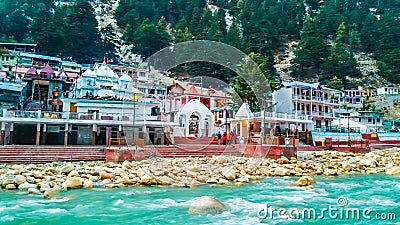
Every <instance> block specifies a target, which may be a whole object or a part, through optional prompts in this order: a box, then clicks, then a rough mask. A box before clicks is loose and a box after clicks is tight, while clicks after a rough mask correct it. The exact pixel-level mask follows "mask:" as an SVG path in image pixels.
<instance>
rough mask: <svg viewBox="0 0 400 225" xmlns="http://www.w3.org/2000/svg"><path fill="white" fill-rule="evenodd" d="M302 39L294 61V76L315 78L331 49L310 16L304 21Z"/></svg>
mask: <svg viewBox="0 0 400 225" xmlns="http://www.w3.org/2000/svg"><path fill="white" fill-rule="evenodd" d="M300 38H301V40H300V43H299V44H298V46H297V47H296V49H295V52H294V54H295V58H294V59H293V61H292V71H293V72H292V76H293V77H298V78H300V77H311V76H315V75H316V74H318V73H319V70H320V66H321V64H322V63H323V59H324V58H326V57H328V56H329V49H328V46H327V44H326V43H325V42H324V40H323V39H322V37H321V36H320V34H319V33H318V30H317V27H316V25H315V23H314V21H313V19H312V18H311V16H309V15H308V16H307V17H306V19H305V21H304V24H303V29H302V31H301V34H300Z"/></svg>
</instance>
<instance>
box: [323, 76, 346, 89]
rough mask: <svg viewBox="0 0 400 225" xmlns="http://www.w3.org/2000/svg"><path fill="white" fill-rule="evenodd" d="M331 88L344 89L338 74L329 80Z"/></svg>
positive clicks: (328, 84)
mask: <svg viewBox="0 0 400 225" xmlns="http://www.w3.org/2000/svg"><path fill="white" fill-rule="evenodd" d="M326 86H328V87H329V88H332V89H336V90H342V87H343V83H342V80H341V79H340V78H338V77H337V76H334V77H332V79H330V80H329V82H328V83H327V84H326Z"/></svg>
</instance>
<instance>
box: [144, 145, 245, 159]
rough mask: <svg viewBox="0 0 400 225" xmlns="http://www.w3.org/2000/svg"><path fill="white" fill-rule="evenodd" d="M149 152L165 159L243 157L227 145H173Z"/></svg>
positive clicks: (235, 149) (156, 148) (155, 148)
mask: <svg viewBox="0 0 400 225" xmlns="http://www.w3.org/2000/svg"><path fill="white" fill-rule="evenodd" d="M148 152H152V153H153V154H156V155H158V156H163V157H189V156H192V157H204V156H218V155H232V156H241V153H240V152H239V150H238V149H237V148H234V147H233V146H229V147H228V146H225V145H207V146H193V145H192V146H190V145H173V146H163V147H154V148H152V149H151V150H150V149H149V150H148Z"/></svg>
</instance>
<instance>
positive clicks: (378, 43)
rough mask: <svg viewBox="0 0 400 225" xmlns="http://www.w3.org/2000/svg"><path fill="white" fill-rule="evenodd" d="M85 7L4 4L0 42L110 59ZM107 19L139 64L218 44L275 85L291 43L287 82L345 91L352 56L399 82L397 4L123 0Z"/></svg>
mask: <svg viewBox="0 0 400 225" xmlns="http://www.w3.org/2000/svg"><path fill="white" fill-rule="evenodd" d="M90 2H93V1H84V0H76V3H75V5H72V6H61V5H59V6H55V5H54V4H53V1H52V0H37V1H34V0H30V1H29V0H25V1H22V0H1V1H0V11H1V12H2V14H0V33H1V41H3V42H4V41H18V42H21V41H22V42H35V43H38V44H39V45H40V47H41V50H42V52H43V53H46V54H51V55H58V56H61V57H72V58H73V59H77V60H80V59H84V58H92V57H100V58H102V57H103V56H105V55H106V54H108V55H109V56H111V55H112V46H111V45H110V44H109V43H107V42H105V41H103V40H102V39H100V35H99V32H106V31H104V30H100V31H99V32H97V28H96V21H95V19H94V10H93V8H92V7H91V5H90ZM102 2H107V1H102ZM112 13H113V14H114V15H115V18H116V20H117V24H118V26H119V28H120V29H122V31H123V32H124V35H123V39H124V42H125V43H126V44H132V45H133V46H134V48H133V51H135V52H136V53H138V54H141V55H142V56H143V57H147V56H149V55H151V54H153V53H154V52H156V51H158V50H160V49H162V48H163V47H166V46H169V45H171V44H173V43H178V42H183V41H190V40H203V39H206V40H214V41H221V42H224V43H227V44H230V45H232V46H235V47H237V48H239V49H241V50H242V51H244V52H245V53H247V54H250V53H251V52H253V53H255V54H257V58H258V59H259V60H261V61H262V62H263V65H262V69H263V70H264V72H265V74H266V76H267V77H268V78H270V79H272V80H279V77H278V76H277V72H276V69H275V67H274V65H275V64H276V56H277V54H278V52H279V51H281V50H282V47H285V46H287V45H288V43H296V45H295V46H294V49H295V50H294V58H293V59H292V60H291V67H290V68H289V70H288V71H287V74H289V75H291V76H292V77H295V78H299V79H300V80H304V79H319V80H320V81H321V82H323V83H328V82H329V81H330V80H332V78H333V77H334V76H336V77H338V78H339V79H340V80H341V83H342V84H343V85H344V87H345V88H350V87H352V86H354V85H355V83H354V82H352V81H353V80H354V79H357V78H360V77H361V76H363V73H362V72H361V68H360V64H359V61H358V60H357V57H355V56H359V55H367V56H371V57H372V58H373V59H374V60H376V64H375V65H376V66H377V68H378V70H377V75H379V76H382V77H383V78H385V79H386V80H388V81H389V82H392V83H399V82H400V38H398V36H399V34H400V21H399V18H400V0H362V1H361V0H359V1H355V0H325V1H323V0H321V1H320V0H280V1H277V0H230V1H228V0H209V1H206V0H169V1H166V0H120V2H119V6H118V7H117V9H116V10H115V12H112ZM361 53H362V54H361ZM174 72H188V73H189V74H191V75H210V76H214V77H216V78H219V79H222V80H225V81H231V82H232V81H233V76H234V74H233V73H232V72H231V71H229V70H227V69H225V68H223V67H221V66H217V65H209V64H207V63H201V62H199V63H190V64H187V65H185V67H181V68H176V69H175V71H174ZM372 75H374V74H372ZM334 81H335V82H336V83H337V80H334Z"/></svg>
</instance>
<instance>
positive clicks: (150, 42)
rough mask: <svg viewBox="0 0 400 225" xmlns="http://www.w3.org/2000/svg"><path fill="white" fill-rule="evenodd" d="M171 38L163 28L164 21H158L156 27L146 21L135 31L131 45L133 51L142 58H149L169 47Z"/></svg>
mask: <svg viewBox="0 0 400 225" xmlns="http://www.w3.org/2000/svg"><path fill="white" fill-rule="evenodd" d="M170 41H171V37H170V35H169V34H168V32H167V28H166V27H165V20H164V19H160V21H159V23H158V25H157V26H156V25H155V24H153V23H152V22H151V21H150V20H149V19H146V20H144V21H143V22H142V24H141V25H140V26H139V27H138V28H137V29H136V31H135V32H134V35H133V39H132V42H131V44H133V45H134V50H135V52H137V53H138V54H140V55H142V56H143V57H146V58H147V57H149V56H151V55H152V54H154V53H156V52H157V51H159V50H161V49H163V48H165V47H168V46H169V45H170Z"/></svg>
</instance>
